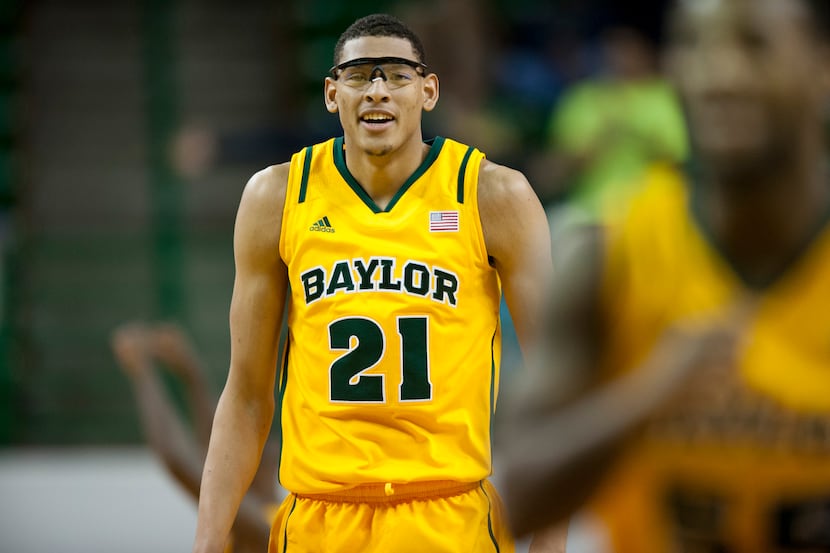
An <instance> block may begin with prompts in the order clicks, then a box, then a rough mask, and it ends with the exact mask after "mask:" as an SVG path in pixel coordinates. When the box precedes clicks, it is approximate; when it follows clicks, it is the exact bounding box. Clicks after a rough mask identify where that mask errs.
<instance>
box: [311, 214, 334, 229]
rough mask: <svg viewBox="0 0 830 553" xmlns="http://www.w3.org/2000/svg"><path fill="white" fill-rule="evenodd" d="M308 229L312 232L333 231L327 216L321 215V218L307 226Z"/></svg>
mask: <svg viewBox="0 0 830 553" xmlns="http://www.w3.org/2000/svg"><path fill="white" fill-rule="evenodd" d="M308 230H310V231H314V232H334V227H333V226H331V223H330V222H329V218H328V217H323V218H322V219H320V220H319V221H317V222H316V223H314V224H313V225H311V226H310V227H308Z"/></svg>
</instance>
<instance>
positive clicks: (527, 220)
mask: <svg viewBox="0 0 830 553" xmlns="http://www.w3.org/2000/svg"><path fill="white" fill-rule="evenodd" d="M478 211H479V217H480V218H481V228H482V231H483V233H484V240H485V242H486V244H487V251H488V253H489V254H490V256H491V257H494V258H495V259H496V261H499V260H500V259H503V258H504V257H505V256H513V255H515V254H516V253H517V251H516V246H517V245H519V244H522V245H523V244H526V245H528V246H529V247H532V248H534V249H536V250H537V251H544V250H545V249H548V250H549V245H548V243H547V241H548V239H549V232H548V226H547V218H546V217H545V212H544V209H543V208H542V204H541V202H540V201H539V198H538V197H537V196H536V193H535V192H534V191H533V188H531V186H530V183H529V182H528V181H527V178H525V176H524V175H523V174H522V173H521V172H520V171H517V170H515V169H511V168H510V167H506V166H504V165H499V164H497V163H493V162H491V161H487V160H484V161H483V162H482V164H481V168H480V169H479V177H478ZM518 240H521V242H520V243H519V244H517V241H518Z"/></svg>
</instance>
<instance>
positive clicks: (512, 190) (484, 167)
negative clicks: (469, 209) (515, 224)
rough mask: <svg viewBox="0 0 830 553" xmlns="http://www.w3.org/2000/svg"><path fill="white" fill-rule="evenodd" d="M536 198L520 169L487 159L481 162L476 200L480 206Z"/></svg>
mask: <svg viewBox="0 0 830 553" xmlns="http://www.w3.org/2000/svg"><path fill="white" fill-rule="evenodd" d="M531 197H532V198H534V199H535V198H536V195H535V193H534V192H533V189H532V188H531V186H530V183H529V182H528V181H527V178H526V177H525V176H524V174H522V173H521V172H520V171H517V170H516V169H511V168H510V167H507V166H505V165H499V164H498V163H494V162H492V161H489V160H486V159H485V160H483V161H482V162H481V168H480V169H479V174H478V198H479V199H478V201H479V206H480V207H487V206H488V205H489V204H490V203H495V204H496V205H497V206H498V204H501V203H502V202H504V201H511V200H516V199H522V198H524V199H525V200H527V199H529V198H531Z"/></svg>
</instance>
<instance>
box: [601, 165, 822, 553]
mask: <svg viewBox="0 0 830 553" xmlns="http://www.w3.org/2000/svg"><path fill="white" fill-rule="evenodd" d="M649 181H650V182H648V183H647V186H646V188H645V189H644V190H643V192H642V193H641V195H640V197H638V198H637V199H636V200H635V201H634V203H633V204H632V208H631V210H630V212H629V214H628V215H627V217H625V218H624V219H623V220H622V222H621V223H620V225H619V226H618V227H617V228H615V229H614V230H612V231H610V236H609V241H608V243H607V248H606V254H605V267H604V275H605V280H604V288H603V298H602V305H603V306H604V313H605V317H606V320H607V321H608V322H609V323H608V326H607V328H608V329H609V330H608V332H609V334H610V335H611V336H610V349H609V350H608V354H607V356H606V358H605V359H604V363H603V366H604V367H606V369H607V372H609V373H610V372H613V371H616V370H620V369H621V370H630V369H631V368H633V367H634V366H635V365H637V364H638V363H639V362H640V361H642V360H643V358H644V357H645V355H646V354H647V352H648V351H649V350H650V349H651V347H652V345H653V344H654V343H655V341H656V340H657V339H658V338H659V336H660V334H661V333H662V332H663V331H664V330H665V329H666V328H667V327H668V326H669V325H671V323H672V322H673V321H677V320H679V319H685V318H689V317H694V316H697V315H702V314H706V313H711V312H715V311H716V310H719V309H722V308H723V307H724V306H726V305H728V304H729V303H731V302H733V301H734V300H735V299H736V298H737V297H738V295H740V294H743V293H744V292H745V291H746V290H747V289H750V288H751V289H752V290H753V291H754V292H755V293H756V294H759V295H760V302H759V305H758V308H757V311H756V312H755V313H754V316H753V320H752V321H751V323H750V325H749V327H748V329H747V330H748V337H747V338H748V339H747V342H746V343H745V344H744V345H743V346H742V349H741V351H740V354H739V355H738V360H737V362H736V364H737V366H736V367H729V368H726V367H725V368H724V369H726V370H724V371H723V374H724V375H725V376H724V379H723V381H718V382H708V383H706V384H705V385H703V386H701V385H699V384H698V385H694V383H690V384H689V386H687V388H686V389H684V390H683V392H682V393H681V395H680V397H679V398H678V399H677V400H675V401H673V402H672V403H671V405H669V406H668V407H666V408H665V410H661V412H660V413H659V414H657V415H656V417H655V418H654V420H653V422H652V423H650V425H649V426H648V427H647V429H646V431H645V432H644V434H643V436H642V437H641V438H640V441H639V442H637V443H636V444H635V445H634V447H633V448H632V453H631V455H630V456H629V458H628V459H626V460H624V461H623V462H622V463H621V466H620V467H619V470H618V472H617V474H615V475H614V476H612V477H611V478H610V483H609V485H608V486H606V488H605V491H604V492H603V493H600V495H599V497H598V499H597V501H596V504H595V506H596V508H597V510H598V511H599V513H600V514H601V517H602V518H604V519H605V521H606V522H607V523H608V526H609V528H610V533H611V537H612V540H611V541H613V542H614V543H615V545H616V550H617V551H621V552H626V553H627V552H632V553H633V552H636V553H643V552H658V551H660V552H662V551H696V552H719V553H726V552H753V553H756V552H757V553H761V552H772V551H811V552H812V551H830V228H828V227H827V224H826V220H825V221H822V227H821V228H817V229H816V233H815V235H814V236H813V238H812V240H811V242H810V244H809V245H807V246H806V247H805V249H804V250H803V251H802V253H801V255H800V256H799V257H798V258H797V259H794V260H793V262H792V263H791V264H790V265H789V266H788V267H787V269H786V270H785V272H784V273H783V274H781V275H778V276H777V278H776V279H775V280H774V281H772V282H770V283H765V284H764V285H763V286H759V285H757V284H756V285H753V286H749V285H748V284H746V281H745V279H743V278H742V277H741V276H740V275H739V273H738V272H737V271H736V270H735V269H733V266H732V265H731V264H730V263H729V261H728V257H727V256H724V255H722V254H721V253H720V250H719V249H718V247H717V246H716V245H714V244H715V242H714V241H713V240H712V239H711V238H710V237H711V235H710V234H709V233H708V231H707V230H706V227H705V226H704V225H701V224H700V223H699V222H698V220H699V218H698V217H696V216H694V215H693V213H695V208H694V204H695V200H694V198H695V194H694V188H693V187H692V188H687V187H686V186H684V183H683V180H682V177H681V176H680V175H678V174H677V173H676V172H674V171H673V170H672V171H669V170H665V169H660V170H657V171H655V172H654V173H653V174H652V177H651V178H650V179H649Z"/></svg>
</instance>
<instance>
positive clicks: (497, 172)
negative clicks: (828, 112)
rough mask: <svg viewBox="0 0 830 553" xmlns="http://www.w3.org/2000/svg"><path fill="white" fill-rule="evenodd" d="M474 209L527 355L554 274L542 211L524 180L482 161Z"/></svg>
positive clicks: (512, 171) (516, 173)
mask: <svg viewBox="0 0 830 553" xmlns="http://www.w3.org/2000/svg"><path fill="white" fill-rule="evenodd" d="M478 206H479V213H480V216H481V225H482V230H483V232H484V240H485V243H486V246H487V254H488V255H489V256H490V260H491V263H492V264H493V266H494V267H495V268H496V270H497V271H498V273H499V278H500V279H501V282H502V287H503V292H504V298H505V301H506V302H507V307H508V309H509V310H510V316H511V318H512V319H513V324H514V326H515V327H516V336H517V337H518V339H519V345H520V346H521V349H522V353H523V354H524V355H525V356H526V355H527V354H528V352H529V351H531V350H532V349H533V345H534V343H535V342H536V340H537V338H538V330H539V328H540V322H541V320H542V314H543V313H544V308H545V305H546V298H547V296H548V289H549V287H550V284H551V280H552V274H553V261H552V260H551V248H550V232H549V231H548V224H547V219H546V217H545V212H544V209H543V208H542V205H541V203H539V198H538V197H537V196H536V194H535V193H534V192H533V189H532V188H531V187H530V184H529V183H528V182H527V179H525V177H524V175H522V174H521V173H519V172H518V171H514V170H512V169H508V168H507V167H503V166H501V165H497V164H495V163H491V162H489V161H486V160H485V161H483V162H482V165H481V169H480V175H479V191H478Z"/></svg>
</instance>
